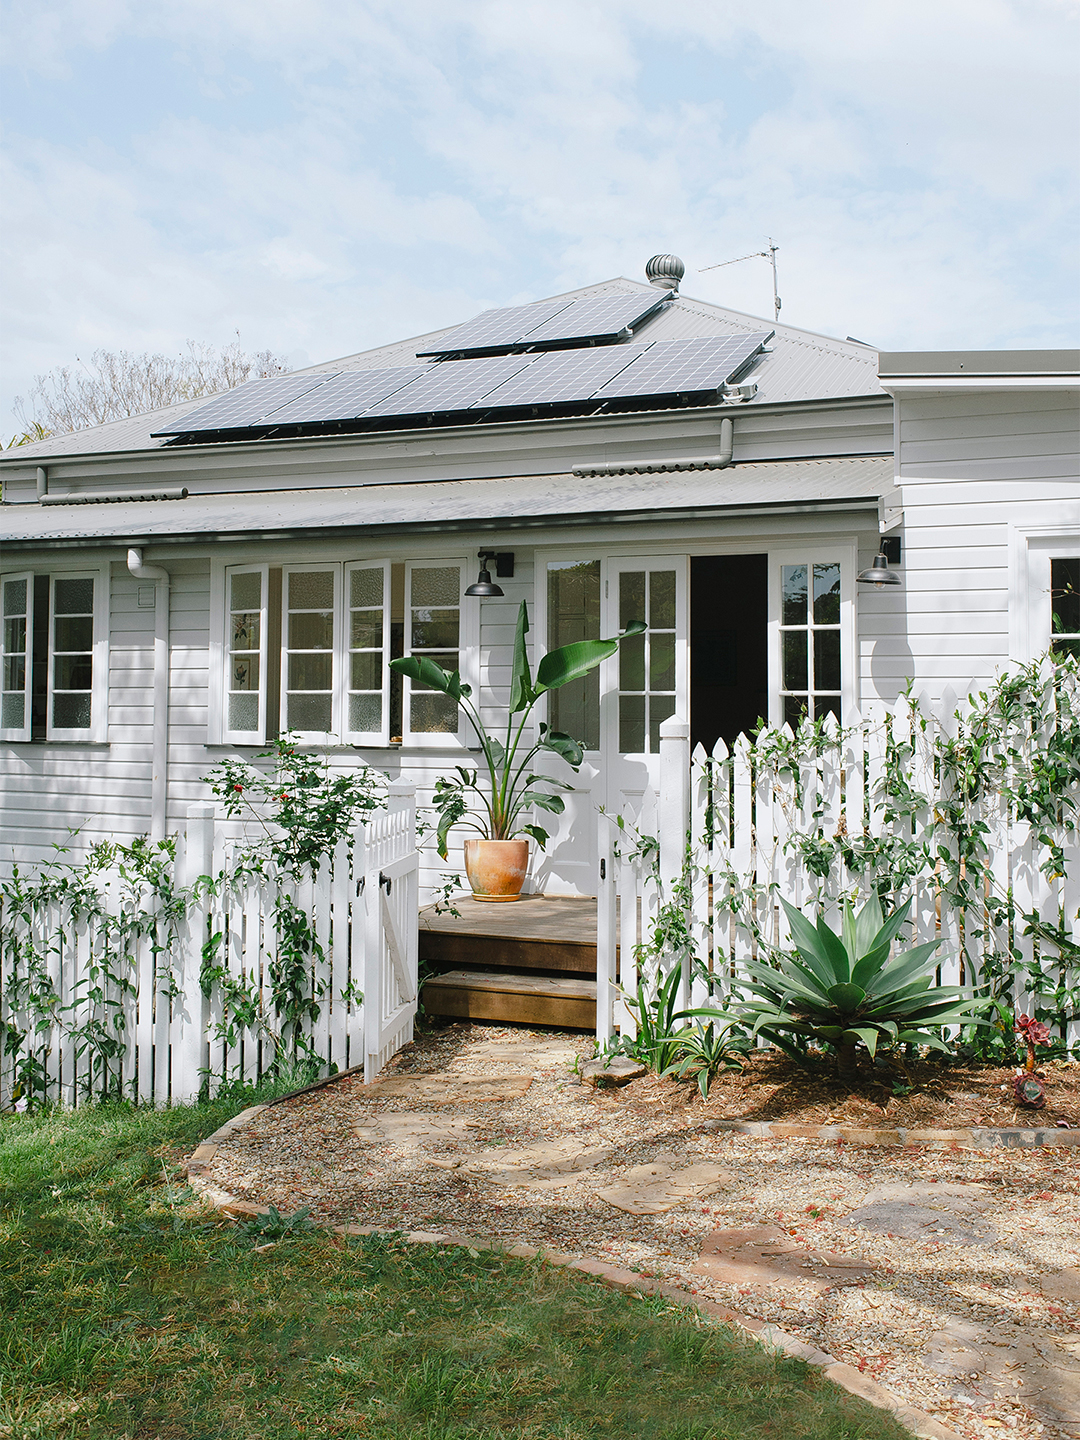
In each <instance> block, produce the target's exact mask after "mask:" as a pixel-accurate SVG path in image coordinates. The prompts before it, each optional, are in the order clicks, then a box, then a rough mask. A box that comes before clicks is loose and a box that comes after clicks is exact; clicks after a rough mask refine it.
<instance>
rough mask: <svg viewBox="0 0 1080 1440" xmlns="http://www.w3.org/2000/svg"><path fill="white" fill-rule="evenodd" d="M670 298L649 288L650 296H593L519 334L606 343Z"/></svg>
mask: <svg viewBox="0 0 1080 1440" xmlns="http://www.w3.org/2000/svg"><path fill="white" fill-rule="evenodd" d="M671 298H672V296H671V291H670V290H653V292H652V294H651V295H646V294H642V293H638V294H634V295H594V296H592V297H591V298H589V299H582V300H575V301H574V303H573V305H572V306H571V307H570V309H569V310H563V311H562V312H561V313H560V314H558V315H555V316H553V317H552V318H551V319H550V320H544V321H543V322H542V323H541V324H539V325H536V326H534V327H533V329H531V330H529V331H528V332H527V333H526V334H525V336H524V337H523V338H524V343H526V344H528V345H549V344H550V345H557V344H562V343H563V342H565V341H569V340H594V341H597V342H598V343H603V342H605V341H606V342H608V343H610V342H611V341H613V340H616V339H617V338H618V337H619V335H621V334H622V332H623V331H624V330H626V329H627V327H630V326H634V325H637V324H638V323H639V322H640V321H642V320H644V319H645V318H646V316H648V315H651V314H652V313H653V311H654V310H657V309H659V307H660V306H661V305H663V303H664V301H665V300H670V299H671Z"/></svg>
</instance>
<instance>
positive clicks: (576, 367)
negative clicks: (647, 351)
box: [452, 345, 641, 409]
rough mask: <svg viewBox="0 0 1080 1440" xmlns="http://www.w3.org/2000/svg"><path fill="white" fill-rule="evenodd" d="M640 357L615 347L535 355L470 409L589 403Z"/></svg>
mask: <svg viewBox="0 0 1080 1440" xmlns="http://www.w3.org/2000/svg"><path fill="white" fill-rule="evenodd" d="M640 354H641V351H640V350H638V349H636V348H634V349H631V348H630V346H626V347H623V346H622V345H617V346H605V347H604V349H602V350H559V351H557V352H548V353H547V354H545V355H538V356H536V357H535V358H534V359H533V363H532V364H531V365H530V366H529V367H528V369H527V370H525V371H524V372H522V373H521V374H518V375H515V376H513V377H512V378H510V379H507V381H506V382H505V383H504V384H502V385H500V386H499V388H498V389H497V390H492V391H491V392H490V393H489V394H487V395H485V396H484V398H483V400H482V401H477V402H475V403H474V405H473V408H474V409H487V408H488V407H489V406H499V407H500V408H506V407H508V406H518V405H560V404H569V403H571V402H572V401H574V400H588V399H589V397H590V396H591V395H594V394H595V393H596V391H597V390H598V389H599V388H600V386H601V385H604V384H606V383H607V382H608V381H610V380H612V379H614V377H615V376H616V375H617V374H618V373H619V371H620V370H625V369H626V367H627V366H628V365H629V364H631V362H632V361H633V360H635V359H636V358H637V356H639V355H640ZM452 363H457V364H463V363H464V362H463V361H457V362H452Z"/></svg>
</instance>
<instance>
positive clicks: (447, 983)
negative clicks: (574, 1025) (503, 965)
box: [425, 970, 596, 1004]
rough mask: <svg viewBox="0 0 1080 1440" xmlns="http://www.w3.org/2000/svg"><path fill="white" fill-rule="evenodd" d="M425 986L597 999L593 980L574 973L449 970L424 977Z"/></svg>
mask: <svg viewBox="0 0 1080 1440" xmlns="http://www.w3.org/2000/svg"><path fill="white" fill-rule="evenodd" d="M425 987H426V988H428V989H431V988H433V987H434V988H435V989H445V990H487V991H494V992H497V993H499V994H504V995H533V996H543V995H550V996H552V997H558V998H560V999H572V1000H588V1001H591V1002H592V1003H594V1004H595V1002H596V981H595V980H579V979H578V978H577V977H576V976H566V977H563V976H550V975H518V974H516V973H512V972H509V971H507V972H503V973H495V974H491V973H481V972H479V971H475V970H448V971H446V972H445V973H444V974H442V975H431V976H429V977H428V979H427V980H426V981H425Z"/></svg>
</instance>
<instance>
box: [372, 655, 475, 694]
mask: <svg viewBox="0 0 1080 1440" xmlns="http://www.w3.org/2000/svg"><path fill="white" fill-rule="evenodd" d="M390 669H391V670H395V671H397V673H398V674H399V675H406V676H408V678H409V679H410V680H412V681H413V682H414V683H415V684H419V685H426V686H427V687H428V689H429V690H439V691H441V692H442V693H443V694H444V695H449V696H450V698H451V700H460V699H461V697H462V696H463V695H464V696H469V695H471V694H472V688H471V686H469V685H463V684H462V683H461V676H460V674H459V673H458V672H457V671H456V670H452V671H446V670H444V669H443V668H442V666H441V665H436V663H435V661H434V660H430V659H429V658H428V657H427V656H426V655H405V656H404V657H402V658H401V659H400V660H391V661H390Z"/></svg>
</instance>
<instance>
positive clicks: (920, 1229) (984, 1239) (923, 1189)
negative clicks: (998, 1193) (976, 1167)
mask: <svg viewBox="0 0 1080 1440" xmlns="http://www.w3.org/2000/svg"><path fill="white" fill-rule="evenodd" d="M989 1204H990V1196H989V1194H988V1192H987V1189H986V1187H985V1186H984V1185H940V1184H939V1185H919V1184H913V1185H906V1184H897V1185H883V1186H881V1187H880V1188H879V1189H877V1190H872V1191H871V1192H870V1194H869V1195H868V1196H867V1197H866V1199H865V1201H864V1202H863V1204H862V1205H860V1206H859V1208H858V1209H857V1210H853V1211H852V1212H851V1214H850V1215H848V1216H846V1217H845V1218H844V1219H843V1220H842V1221H841V1222H840V1223H841V1224H843V1225H855V1226H858V1227H859V1228H861V1229H863V1230H873V1231H874V1232H875V1233H877V1234H879V1235H892V1236H895V1237H896V1238H898V1239H903V1240H924V1241H937V1242H939V1243H941V1244H944V1245H986V1244H989V1243H991V1242H993V1241H994V1240H996V1239H997V1231H996V1230H995V1229H994V1228H993V1226H991V1225H988V1224H987V1223H986V1221H985V1220H981V1219H979V1218H978V1214H979V1212H980V1211H982V1210H985V1209H986V1208H987V1207H988V1206H989Z"/></svg>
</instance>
